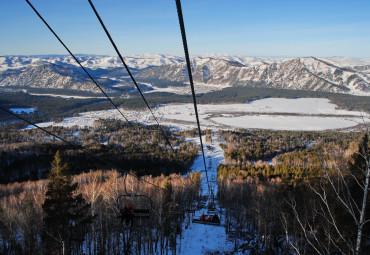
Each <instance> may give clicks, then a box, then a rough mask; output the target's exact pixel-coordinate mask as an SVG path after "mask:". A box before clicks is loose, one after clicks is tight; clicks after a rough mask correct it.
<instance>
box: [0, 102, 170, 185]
mask: <svg viewBox="0 0 370 255" xmlns="http://www.w3.org/2000/svg"><path fill="white" fill-rule="evenodd" d="M0 109H1V110H3V111H4V112H6V113H8V114H10V115H12V116H14V117H16V118H17V119H20V120H22V121H24V122H26V123H28V124H30V125H32V126H34V127H36V128H37V129H40V130H42V131H44V132H45V133H47V134H49V135H51V136H53V137H54V138H56V139H58V140H61V141H62V142H64V143H66V144H68V145H70V146H72V147H74V148H77V149H80V150H83V151H84V152H85V153H87V154H89V155H90V156H92V157H94V158H95V159H98V160H100V161H101V162H104V163H106V164H108V165H110V166H112V167H114V168H117V169H119V170H121V169H120V168H119V167H116V166H115V165H113V164H112V162H110V161H107V160H105V159H102V158H100V157H99V156H96V155H95V154H94V153H92V152H90V151H88V150H87V149H86V148H84V147H83V146H81V145H78V144H74V143H71V142H69V141H67V140H65V139H64V138H62V137H60V136H58V135H56V134H54V133H52V132H50V131H48V130H46V129H45V128H42V127H40V126H39V125H37V124H35V123H33V122H31V121H29V120H27V119H25V118H23V117H21V116H19V115H18V114H15V113H13V112H12V111H10V110H8V109H6V108H4V107H2V106H0ZM121 171H122V172H123V173H124V174H129V175H131V176H133V177H135V178H136V179H138V181H141V182H145V183H147V184H150V185H152V186H154V187H157V188H159V189H162V190H165V189H164V188H161V187H159V186H158V185H155V184H154V183H151V182H149V181H146V180H142V179H141V178H139V177H138V176H137V175H135V174H132V173H130V172H128V171H126V170H121Z"/></svg>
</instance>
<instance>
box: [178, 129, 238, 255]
mask: <svg viewBox="0 0 370 255" xmlns="http://www.w3.org/2000/svg"><path fill="white" fill-rule="evenodd" d="M202 139H203V144H204V153H205V156H206V157H205V158H206V165H207V173H208V179H209V182H210V184H211V188H212V189H213V192H214V193H215V194H217V166H218V165H219V164H220V163H222V162H223V161H224V160H225V158H224V152H223V150H222V149H221V147H220V145H219V143H220V142H219V141H218V134H217V133H214V136H213V137H212V142H206V141H205V137H204V136H203V138H202ZM188 141H192V142H195V143H197V144H198V145H199V144H200V142H199V138H198V137H197V138H191V139H188ZM191 170H192V171H201V173H202V178H201V187H202V191H201V192H202V195H203V196H206V195H208V194H209V189H208V185H207V179H206V173H205V169H204V163H203V157H202V154H201V153H200V154H199V155H198V157H197V158H196V159H195V160H194V163H193V165H192V167H191ZM215 202H216V207H217V208H218V209H220V208H219V205H218V201H217V200H216V201H215ZM202 213H206V209H203V210H197V211H196V212H195V216H194V217H195V218H199V217H200V215H201V214H202ZM220 218H221V226H212V225H203V224H197V223H190V225H189V227H188V228H186V229H185V227H183V233H182V235H181V239H180V238H179V239H178V240H177V247H178V252H179V254H189V255H190V254H191V255H193V254H207V253H216V252H219V253H220V254H225V253H227V252H230V251H233V250H234V243H233V241H231V240H228V238H227V235H226V232H225V228H224V227H223V223H224V222H223V220H224V218H223V217H222V215H221V217H220ZM184 225H185V223H184Z"/></svg>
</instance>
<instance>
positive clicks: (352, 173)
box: [218, 131, 370, 254]
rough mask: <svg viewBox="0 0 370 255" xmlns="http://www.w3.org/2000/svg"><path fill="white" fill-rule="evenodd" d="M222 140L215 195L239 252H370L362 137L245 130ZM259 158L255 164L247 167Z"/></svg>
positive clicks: (368, 146)
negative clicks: (238, 242)
mask: <svg viewBox="0 0 370 255" xmlns="http://www.w3.org/2000/svg"><path fill="white" fill-rule="evenodd" d="M223 136H224V139H225V144H224V145H223V146H224V148H225V157H226V162H225V164H222V165H220V166H219V167H218V184H219V194H218V196H219V200H220V203H221V205H222V206H223V207H224V208H225V213H226V222H227V224H226V226H227V229H229V230H230V235H231V236H232V237H233V238H235V239H242V240H243V245H242V249H243V250H245V251H252V252H254V253H255V254H367V252H369V250H370V247H369V246H368V245H367V242H368V240H369V233H370V226H369V225H368V224H367V222H368V220H369V219H370V208H369V206H368V203H369V202H370V199H369V197H368V195H367V190H368V188H369V186H368V181H369V176H370V168H369V167H370V157H369V155H370V143H369V140H368V135H367V134H365V135H364V134H361V133H339V132H279V131H277V132H270V131H260V132H246V131H243V132H223ZM253 141H255V143H256V144H259V145H258V146H256V144H253ZM257 155H260V156H261V158H260V160H259V161H257V162H256V161H254V162H253V160H255V159H259V158H258V157H257ZM264 155H266V157H264ZM271 156H275V157H274V159H273V160H269V161H263V160H262V159H269V157H271ZM252 159H253V160H252Z"/></svg>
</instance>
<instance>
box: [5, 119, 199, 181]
mask: <svg viewBox="0 0 370 255" xmlns="http://www.w3.org/2000/svg"><path fill="white" fill-rule="evenodd" d="M134 126H135V129H133V128H132V127H131V126H130V125H128V124H126V123H124V122H121V121H117V120H104V121H96V122H95V126H94V127H92V128H85V129H80V128H78V127H74V128H62V127H52V128H49V130H50V131H51V132H53V133H54V134H56V135H58V136H59V137H61V138H63V139H65V140H67V141H69V142H71V143H73V144H76V145H78V146H83V148H84V149H82V148H80V147H77V148H76V147H71V146H70V145H68V144H65V143H63V142H62V141H58V140H57V139H55V138H53V137H51V136H50V135H46V134H45V133H44V132H43V131H41V130H38V129H29V130H23V131H19V130H12V129H8V128H7V127H0V129H1V132H0V144H1V148H0V177H1V178H0V180H1V182H2V183H7V182H14V181H24V180H38V179H40V178H45V177H46V176H47V174H48V171H49V169H50V162H51V160H52V158H53V156H54V154H55V152H56V151H57V150H60V151H61V152H63V153H64V154H65V158H66V160H68V161H69V162H70V164H71V165H73V169H72V170H73V173H74V174H77V173H80V172H83V171H90V170H91V169H115V168H118V169H120V170H121V171H123V170H132V171H134V172H135V173H136V174H138V175H149V174H152V175H160V174H162V173H163V174H169V173H172V172H175V173H179V172H184V171H186V170H187V169H188V167H189V166H190V164H191V163H192V161H193V159H194V158H195V156H196V155H197V154H198V148H197V146H195V145H194V144H192V143H187V142H185V141H184V139H183V138H182V137H181V136H179V135H177V136H176V135H172V136H170V137H171V138H170V142H171V144H172V146H173V147H174V148H176V151H175V153H174V152H173V151H172V150H171V148H170V147H169V145H168V144H166V141H165V140H164V137H163V136H162V135H161V134H160V133H158V130H157V128H156V127H150V126H148V127H145V126H142V125H139V124H137V125H136V124H135V125H134ZM167 132H168V131H167Z"/></svg>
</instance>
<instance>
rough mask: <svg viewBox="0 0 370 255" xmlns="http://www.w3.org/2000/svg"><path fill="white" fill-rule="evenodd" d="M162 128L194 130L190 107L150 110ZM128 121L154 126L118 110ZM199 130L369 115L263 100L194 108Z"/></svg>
mask: <svg viewBox="0 0 370 255" xmlns="http://www.w3.org/2000/svg"><path fill="white" fill-rule="evenodd" d="M153 110H154V114H155V115H156V117H157V118H158V120H159V122H160V123H161V124H162V125H166V126H170V127H173V128H178V129H182V130H186V129H193V128H195V127H196V126H195V123H196V122H195V114H194V108H193V104H169V105H160V106H158V107H157V108H155V109H153ZM122 111H123V113H124V115H125V116H126V118H127V119H129V120H130V121H135V122H140V123H143V124H146V125H150V124H154V121H153V118H152V116H151V114H150V112H149V110H147V109H146V110H141V111H133V110H126V109H122ZM198 111H199V116H200V123H201V126H202V128H203V129H206V128H207V129H213V130H218V129H235V128H253V129H272V130H307V131H308V130H316V131H320V130H330V129H345V128H352V127H355V126H357V125H359V124H364V123H365V124H366V123H367V124H369V123H370V115H369V114H367V113H362V112H357V111H347V110H340V109H337V106H336V105H335V104H332V103H330V102H329V100H328V99H324V98H299V99H285V98H267V99H261V100H255V101H252V102H250V103H246V104H217V105H210V104H208V105H198ZM100 118H101V119H122V116H121V115H120V114H119V113H118V111H117V110H105V111H95V112H85V113H81V114H80V115H79V116H77V117H70V118H66V119H64V120H63V121H62V122H61V123H41V124H40V126H43V127H45V126H48V125H50V124H52V125H55V126H65V127H71V126H79V127H84V126H93V125H94V121H95V120H97V119H100Z"/></svg>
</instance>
